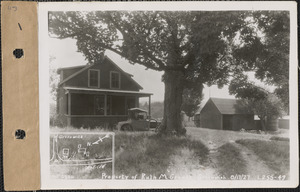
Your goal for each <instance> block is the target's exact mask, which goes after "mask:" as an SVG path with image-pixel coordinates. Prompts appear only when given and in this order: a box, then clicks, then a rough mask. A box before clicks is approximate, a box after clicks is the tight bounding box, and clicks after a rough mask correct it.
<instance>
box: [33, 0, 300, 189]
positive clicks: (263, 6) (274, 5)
mask: <svg viewBox="0 0 300 192" xmlns="http://www.w3.org/2000/svg"><path fill="white" fill-rule="evenodd" d="M96 10H115V11H117V10H127V11H134V10H142V11H146V10H161V11H176V10H177V11H184V10H191V11H221V10H223V11H226V10H227V11H234V10H236V11H238V10H274V11H276V10H277V11H290V30H291V31H290V42H291V43H290V69H289V70H290V71H289V75H290V80H289V83H290V84H289V91H290V92H289V96H290V155H291V156H290V179H289V180H286V181H253V180H249V181H248V180H247V181H245V180H243V181H237V180H201V181H200V182H199V181H190V180H184V181H181V180H176V181H174V180H167V181H166V180H113V181H111V180H53V179H50V166H49V156H50V153H49V150H50V149H49V145H50V140H49V136H50V131H49V110H50V109H49V65H48V63H49V59H48V58H49V52H48V50H49V47H47V45H48V42H47V39H48V11H96ZM38 19H39V98H40V99H39V108H40V163H41V189H149V188H151V189H154V188H278V187H280V188H281V187H284V188H294V187H297V186H298V184H299V159H298V157H299V149H298V142H299V141H298V74H297V71H298V52H297V51H298V50H297V48H298V38H297V3H296V2H293V1H281V2H280V1H243V2H239V1H235V2H195V1H193V2H188V1H184V2H40V3H39V11H38Z"/></svg>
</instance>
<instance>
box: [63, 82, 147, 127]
mask: <svg viewBox="0 0 300 192" xmlns="http://www.w3.org/2000/svg"><path fill="white" fill-rule="evenodd" d="M64 89H65V95H66V101H67V102H66V106H67V109H66V114H65V116H66V117H67V125H68V126H73V127H91V128H92V127H105V128H113V127H114V125H115V124H117V123H118V122H119V121H125V120H126V119H127V113H128V112H127V111H128V109H130V108H134V107H139V98H140V97H148V99H149V108H148V115H149V116H151V95H152V94H150V93H142V92H139V91H125V90H109V89H91V88H75V87H65V88H64Z"/></svg>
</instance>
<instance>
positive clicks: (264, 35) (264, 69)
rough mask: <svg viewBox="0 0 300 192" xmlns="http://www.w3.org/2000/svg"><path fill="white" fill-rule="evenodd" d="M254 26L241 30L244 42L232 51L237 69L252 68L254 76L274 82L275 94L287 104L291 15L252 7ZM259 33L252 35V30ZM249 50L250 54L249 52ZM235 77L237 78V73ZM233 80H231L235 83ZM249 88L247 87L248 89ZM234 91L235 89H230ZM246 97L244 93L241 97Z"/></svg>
mask: <svg viewBox="0 0 300 192" xmlns="http://www.w3.org/2000/svg"><path fill="white" fill-rule="evenodd" d="M252 23H253V26H254V27H255V28H254V29H255V30H251V31H244V32H242V31H241V32H242V33H241V35H242V36H244V37H243V38H242V39H244V42H243V43H242V44H241V45H242V46H241V45H237V46H236V47H238V46H241V47H239V48H236V51H235V52H234V53H233V56H234V58H235V61H236V64H237V65H238V66H241V67H240V69H239V70H245V71H255V77H256V78H258V79H259V80H261V81H263V82H266V83H267V84H270V85H275V86H276V89H275V92H274V93H275V94H276V95H277V96H278V97H279V98H280V99H281V100H282V103H283V104H284V107H285V110H286V111H288V108H289V45H290V18H289V12H288V11H255V12H253V13H252ZM255 32H256V33H257V34H258V35H254V36H253V33H255ZM249 53H251V54H249ZM234 78H237V79H238V78H240V76H236V77H234ZM235 81H236V80H233V82H232V83H236V82H235ZM250 90H251V89H249V91H250ZM232 91H234V89H232ZM244 98H245V97H244Z"/></svg>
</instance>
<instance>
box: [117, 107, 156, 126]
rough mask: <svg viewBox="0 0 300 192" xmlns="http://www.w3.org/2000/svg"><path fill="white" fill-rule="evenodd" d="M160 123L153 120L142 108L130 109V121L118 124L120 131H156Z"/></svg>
mask: <svg viewBox="0 0 300 192" xmlns="http://www.w3.org/2000/svg"><path fill="white" fill-rule="evenodd" d="M158 125H159V123H158V121H157V120H155V119H151V118H150V117H149V116H148V113H147V111H145V110H143V109H140V108H131V109H128V120H126V121H120V122H119V123H118V124H117V129H118V130H119V131H149V130H150V128H151V129H152V128H154V129H156V127H157V126H158Z"/></svg>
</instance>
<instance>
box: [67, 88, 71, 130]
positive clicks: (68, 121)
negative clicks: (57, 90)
mask: <svg viewBox="0 0 300 192" xmlns="http://www.w3.org/2000/svg"><path fill="white" fill-rule="evenodd" d="M71 114H72V113H71V93H70V92H69V93H68V118H67V126H71V124H72V123H71V121H72V117H71Z"/></svg>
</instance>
